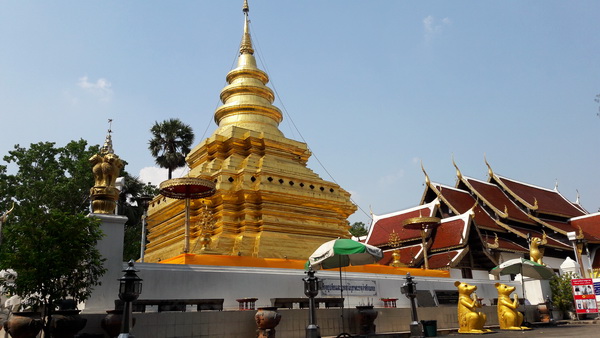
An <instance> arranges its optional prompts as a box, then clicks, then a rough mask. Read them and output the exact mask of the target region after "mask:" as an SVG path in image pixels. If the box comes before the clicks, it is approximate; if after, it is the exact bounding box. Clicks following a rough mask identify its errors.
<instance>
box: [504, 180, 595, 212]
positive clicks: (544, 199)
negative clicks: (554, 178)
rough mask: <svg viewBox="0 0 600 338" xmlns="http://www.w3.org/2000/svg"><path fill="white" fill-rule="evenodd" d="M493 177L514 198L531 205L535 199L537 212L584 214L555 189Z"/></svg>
mask: <svg viewBox="0 0 600 338" xmlns="http://www.w3.org/2000/svg"><path fill="white" fill-rule="evenodd" d="M494 178H495V179H496V180H498V182H499V183H500V184H501V185H504V186H505V187H506V188H507V189H508V193H509V194H511V195H513V196H514V197H515V198H521V199H523V200H524V201H525V202H527V203H529V204H531V205H534V204H535V201H536V200H537V204H538V209H537V211H538V212H539V213H542V214H550V215H558V216H565V217H577V216H581V215H584V214H585V213H584V212H583V211H582V210H581V208H580V207H577V206H575V205H574V204H573V203H571V202H570V201H568V200H567V199H566V198H565V197H564V196H563V195H561V194H560V193H559V192H558V191H556V190H550V189H546V188H542V187H537V186H534V185H530V184H525V183H521V182H518V181H515V180H511V179H509V178H506V177H502V176H498V175H494Z"/></svg>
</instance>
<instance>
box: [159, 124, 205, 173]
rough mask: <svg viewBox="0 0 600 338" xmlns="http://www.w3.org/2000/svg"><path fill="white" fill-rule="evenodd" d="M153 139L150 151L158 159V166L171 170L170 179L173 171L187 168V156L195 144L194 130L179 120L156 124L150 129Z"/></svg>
mask: <svg viewBox="0 0 600 338" xmlns="http://www.w3.org/2000/svg"><path fill="white" fill-rule="evenodd" d="M150 133H152V139H150V141H149V142H148V149H149V150H150V153H151V154H152V156H153V157H154V158H155V159H156V164H157V165H159V166H160V167H162V168H166V169H168V170H169V179H171V177H172V173H173V170H175V169H177V168H180V167H183V166H185V164H186V163H185V156H186V155H187V154H188V153H189V152H190V147H191V146H192V143H193V142H194V132H193V131H192V128H191V127H190V126H189V125H187V124H185V123H183V122H181V120H179V119H169V120H165V121H163V122H160V123H159V122H155V123H154V125H153V126H152V128H151V129H150Z"/></svg>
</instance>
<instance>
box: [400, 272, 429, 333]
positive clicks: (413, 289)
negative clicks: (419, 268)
mask: <svg viewBox="0 0 600 338" xmlns="http://www.w3.org/2000/svg"><path fill="white" fill-rule="evenodd" d="M401 291H402V293H403V294H404V295H405V296H406V297H407V298H408V299H410V309H411V317H412V322H411V323H410V337H411V338H413V337H415V338H416V337H425V335H424V332H423V325H421V323H419V316H418V315H417V304H416V303H415V298H416V297H417V283H415V282H413V277H412V276H411V275H410V273H407V274H406V283H404V285H402V289H401Z"/></svg>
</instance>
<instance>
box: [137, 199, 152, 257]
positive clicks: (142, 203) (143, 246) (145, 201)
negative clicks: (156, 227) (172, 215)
mask: <svg viewBox="0 0 600 338" xmlns="http://www.w3.org/2000/svg"><path fill="white" fill-rule="evenodd" d="M135 200H136V201H137V203H138V206H140V207H142V208H143V209H144V214H143V215H142V240H141V242H140V243H141V244H140V262H142V263H144V251H146V218H147V217H148V206H149V204H150V201H152V196H149V195H142V196H140V197H138V198H136V199H135Z"/></svg>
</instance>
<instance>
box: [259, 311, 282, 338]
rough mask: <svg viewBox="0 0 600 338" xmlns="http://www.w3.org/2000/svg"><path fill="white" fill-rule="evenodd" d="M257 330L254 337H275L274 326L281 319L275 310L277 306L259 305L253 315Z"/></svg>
mask: <svg viewBox="0 0 600 338" xmlns="http://www.w3.org/2000/svg"><path fill="white" fill-rule="evenodd" d="M254 319H255V320H256V325H257V326H258V330H256V337H258V338H275V326H277V324H279V321H281V314H280V313H279V312H277V307H274V306H269V307H260V308H258V311H256V315H254Z"/></svg>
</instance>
